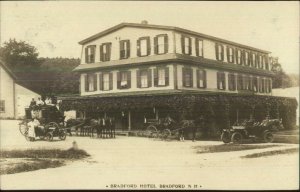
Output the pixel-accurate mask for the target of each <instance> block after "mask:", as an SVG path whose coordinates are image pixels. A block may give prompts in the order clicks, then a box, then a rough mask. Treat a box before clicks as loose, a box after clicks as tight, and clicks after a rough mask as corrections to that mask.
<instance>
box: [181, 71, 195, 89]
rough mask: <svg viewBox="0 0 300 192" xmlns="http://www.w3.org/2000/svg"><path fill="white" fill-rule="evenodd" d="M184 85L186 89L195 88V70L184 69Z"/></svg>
mask: <svg viewBox="0 0 300 192" xmlns="http://www.w3.org/2000/svg"><path fill="white" fill-rule="evenodd" d="M182 81H183V82H182V84H183V86H184V87H193V69H192V68H182Z"/></svg>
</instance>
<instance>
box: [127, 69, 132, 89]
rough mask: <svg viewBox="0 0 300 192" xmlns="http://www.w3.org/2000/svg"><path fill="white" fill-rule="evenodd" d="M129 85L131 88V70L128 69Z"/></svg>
mask: <svg viewBox="0 0 300 192" xmlns="http://www.w3.org/2000/svg"><path fill="white" fill-rule="evenodd" d="M127 87H128V89H129V88H131V71H127Z"/></svg>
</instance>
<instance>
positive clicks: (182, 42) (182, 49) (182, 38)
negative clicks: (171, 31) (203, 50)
mask: <svg viewBox="0 0 300 192" xmlns="http://www.w3.org/2000/svg"><path fill="white" fill-rule="evenodd" d="M181 52H182V54H185V41H184V36H183V35H181Z"/></svg>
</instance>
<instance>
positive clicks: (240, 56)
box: [236, 49, 243, 65]
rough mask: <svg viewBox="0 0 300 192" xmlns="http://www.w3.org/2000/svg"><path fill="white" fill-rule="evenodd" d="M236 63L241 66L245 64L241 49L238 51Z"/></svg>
mask: <svg viewBox="0 0 300 192" xmlns="http://www.w3.org/2000/svg"><path fill="white" fill-rule="evenodd" d="M236 63H237V64H239V65H242V64H243V54H242V50H240V49H236Z"/></svg>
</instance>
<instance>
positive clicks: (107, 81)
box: [99, 72, 113, 91]
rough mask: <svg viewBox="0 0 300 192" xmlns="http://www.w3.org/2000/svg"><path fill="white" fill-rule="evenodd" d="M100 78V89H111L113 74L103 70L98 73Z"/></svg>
mask: <svg viewBox="0 0 300 192" xmlns="http://www.w3.org/2000/svg"><path fill="white" fill-rule="evenodd" d="M99 80H100V83H99V85H100V90H103V91H108V90H112V89H113V74H112V73H109V72H104V73H102V74H100V75H99Z"/></svg>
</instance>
